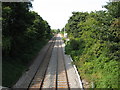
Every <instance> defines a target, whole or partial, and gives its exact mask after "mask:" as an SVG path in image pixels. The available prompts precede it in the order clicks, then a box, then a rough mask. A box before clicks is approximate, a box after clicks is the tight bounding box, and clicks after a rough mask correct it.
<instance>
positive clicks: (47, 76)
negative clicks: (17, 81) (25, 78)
mask: <svg viewBox="0 0 120 90" xmlns="http://www.w3.org/2000/svg"><path fill="white" fill-rule="evenodd" d="M33 88H35V89H36V90H42V89H53V90H59V89H61V88H62V89H63V88H64V89H66V90H69V89H70V88H69V82H68V77H67V71H66V67H65V60H64V53H63V47H62V40H61V38H60V37H58V36H57V37H55V38H54V39H53V40H51V44H50V46H49V48H48V49H47V51H46V53H45V55H44V58H43V61H42V62H41V64H40V66H39V68H38V69H37V71H36V73H35V75H34V76H33V78H32V80H31V81H30V83H29V86H28V88H27V89H28V90H33Z"/></svg>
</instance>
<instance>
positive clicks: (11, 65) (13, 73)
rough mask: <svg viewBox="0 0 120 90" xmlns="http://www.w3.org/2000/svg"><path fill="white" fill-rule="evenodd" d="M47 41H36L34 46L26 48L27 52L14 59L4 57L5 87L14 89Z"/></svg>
mask: <svg viewBox="0 0 120 90" xmlns="http://www.w3.org/2000/svg"><path fill="white" fill-rule="evenodd" d="M47 41H48V40H43V41H34V42H33V43H34V44H33V45H32V46H31V47H29V48H26V49H25V51H24V50H23V51H22V53H21V54H20V55H16V56H14V57H7V56H6V57H5V56H3V62H2V85H3V86H4V87H12V86H13V85H14V84H15V83H16V82H17V80H18V79H19V78H20V76H21V75H22V74H23V73H24V72H25V70H27V68H28V66H29V64H30V63H31V62H32V61H33V59H34V58H35V56H36V55H37V54H38V52H39V51H40V49H41V48H42V47H43V46H44V45H45V44H46V43H47Z"/></svg>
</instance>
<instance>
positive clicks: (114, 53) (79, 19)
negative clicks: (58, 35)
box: [65, 2, 120, 88]
mask: <svg viewBox="0 0 120 90" xmlns="http://www.w3.org/2000/svg"><path fill="white" fill-rule="evenodd" d="M104 8H106V9H107V10H105V11H103V10H101V11H95V12H90V13H88V12H73V13H72V14H73V15H72V16H71V17H70V19H69V20H68V23H67V24H66V26H65V30H66V32H67V33H68V37H69V38H70V41H69V42H67V45H66V48H65V49H66V53H67V54H70V55H71V56H72V58H73V60H74V64H75V65H76V66H77V68H78V71H79V73H80V75H81V77H82V79H83V80H86V81H87V82H89V84H90V87H92V86H91V83H92V82H93V83H94V88H118V87H119V85H120V83H119V82H120V79H119V60H120V2H108V3H107V5H105V6H104Z"/></svg>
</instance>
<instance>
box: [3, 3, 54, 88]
mask: <svg viewBox="0 0 120 90" xmlns="http://www.w3.org/2000/svg"><path fill="white" fill-rule="evenodd" d="M31 8H32V4H31V2H3V3H2V58H3V65H2V66H3V76H2V77H3V86H11V85H13V84H14V83H15V82H16V81H17V80H18V78H19V77H20V76H21V75H22V73H23V72H24V70H25V69H26V68H27V65H28V63H30V62H31V61H32V59H33V57H34V56H35V55H36V54H37V53H38V51H39V50H40V48H41V47H42V46H44V45H45V43H46V42H47V41H48V40H49V39H50V38H51V37H52V33H51V28H50V26H49V24H48V23H47V21H45V20H43V19H42V17H41V16H40V15H38V13H36V12H34V11H31V10H30V9H31ZM9 73H11V74H10V75H9Z"/></svg>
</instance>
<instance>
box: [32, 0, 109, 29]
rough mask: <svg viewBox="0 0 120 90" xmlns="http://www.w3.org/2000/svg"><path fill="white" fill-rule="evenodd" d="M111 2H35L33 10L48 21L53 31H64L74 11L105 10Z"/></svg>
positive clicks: (38, 0)
mask: <svg viewBox="0 0 120 90" xmlns="http://www.w3.org/2000/svg"><path fill="white" fill-rule="evenodd" d="M106 2H109V0H34V2H33V10H34V11H36V12H38V14H39V15H40V16H41V17H42V18H43V19H44V20H46V21H48V23H49V25H50V26H51V28H53V29H58V28H60V29H62V28H63V27H64V26H65V24H66V23H67V20H68V19H69V17H70V16H71V15H72V12H73V11H83V12H84V11H88V12H90V11H95V10H104V9H103V8H102V5H105V4H106Z"/></svg>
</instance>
